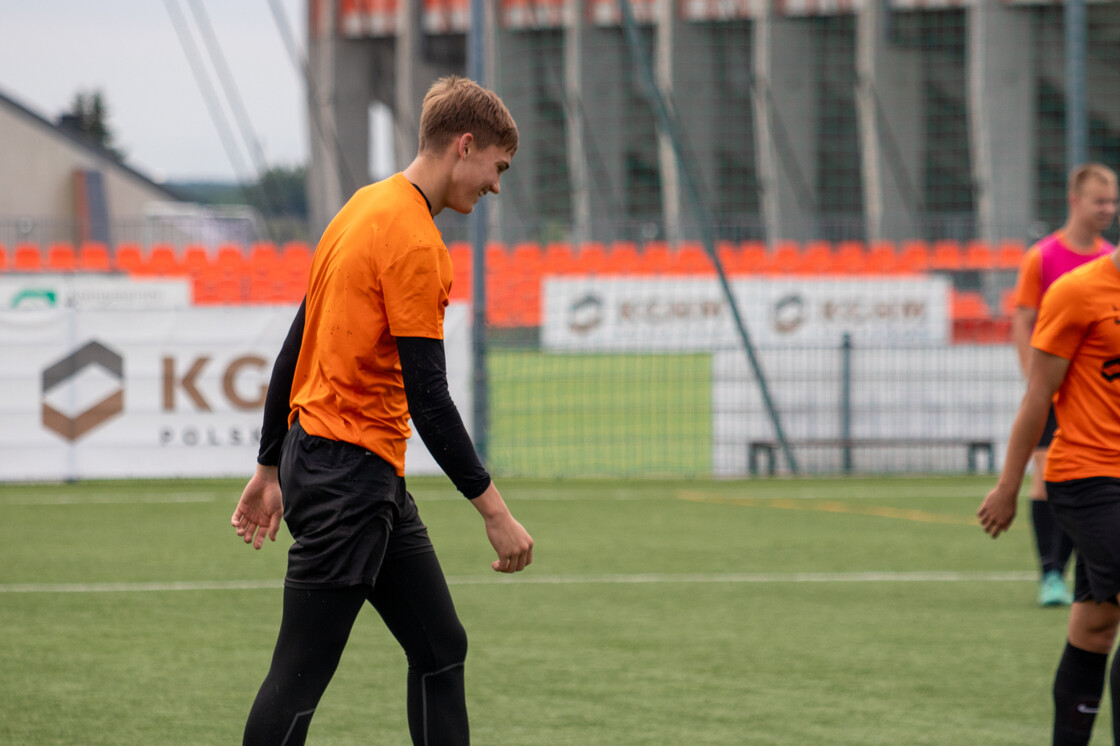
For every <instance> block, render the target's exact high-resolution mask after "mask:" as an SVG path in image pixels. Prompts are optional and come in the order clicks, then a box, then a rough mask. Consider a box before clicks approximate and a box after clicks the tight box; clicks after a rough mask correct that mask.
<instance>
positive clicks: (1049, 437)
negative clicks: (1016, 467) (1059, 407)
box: [1035, 404, 1058, 450]
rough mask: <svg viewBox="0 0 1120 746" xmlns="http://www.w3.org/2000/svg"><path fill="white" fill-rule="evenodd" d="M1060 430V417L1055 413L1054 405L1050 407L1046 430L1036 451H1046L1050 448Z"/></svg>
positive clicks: (1039, 440)
mask: <svg viewBox="0 0 1120 746" xmlns="http://www.w3.org/2000/svg"><path fill="white" fill-rule="evenodd" d="M1057 429H1058V415H1057V413H1055V412H1054V405H1053V404H1051V405H1050V414H1048V415H1047V416H1046V428H1045V429H1044V430H1043V431H1042V437H1041V438H1039V439H1038V445H1037V446H1035V449H1036V450H1037V449H1045V448H1049V447H1050V443H1051V442H1052V441H1053V440H1054V431H1055V430H1057Z"/></svg>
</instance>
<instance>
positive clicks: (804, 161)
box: [754, 6, 818, 242]
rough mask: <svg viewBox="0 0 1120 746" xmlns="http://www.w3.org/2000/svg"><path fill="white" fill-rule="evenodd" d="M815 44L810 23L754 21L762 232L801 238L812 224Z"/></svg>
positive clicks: (810, 233) (766, 17) (769, 17)
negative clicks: (763, 222)
mask: <svg viewBox="0 0 1120 746" xmlns="http://www.w3.org/2000/svg"><path fill="white" fill-rule="evenodd" d="M815 57H816V48H815V45H814V43H813V27H812V25H811V24H810V23H808V22H806V21H804V20H800V19H795V18H783V17H780V16H776V15H774V14H773V12H772V10H771V9H770V7H769V6H768V7H767V10H766V11H765V12H764V13H763V15H762V16H761V17H760V18H758V20H756V21H755V26H754V70H755V89H754V111H755V135H756V138H757V147H756V152H757V154H758V172H759V181H760V183H761V187H762V213H763V220H764V221H765V224H766V236H767V239H768V240H769V241H771V242H773V241H779V240H783V239H792V240H798V241H804V240H807V239H810V238H813V237H814V236H815V235H816V234H817V230H816V214H817V210H816V170H817V142H816V128H817V105H818V102H817V99H818V96H817V91H816V85H815V82H816V76H815V69H816V65H815Z"/></svg>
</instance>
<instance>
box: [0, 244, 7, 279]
mask: <svg viewBox="0 0 1120 746" xmlns="http://www.w3.org/2000/svg"><path fill="white" fill-rule="evenodd" d="M7 271H8V247H7V246H5V245H4V244H2V243H0V272H7Z"/></svg>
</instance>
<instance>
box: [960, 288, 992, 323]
mask: <svg viewBox="0 0 1120 746" xmlns="http://www.w3.org/2000/svg"><path fill="white" fill-rule="evenodd" d="M952 314H953V319H954V320H962V319H990V318H991V317H992V314H991V311H990V310H989V309H988V304H987V302H986V301H985V300H984V296H983V295H981V294H980V293H978V292H976V291H974V290H955V291H953V294H952Z"/></svg>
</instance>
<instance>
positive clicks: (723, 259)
mask: <svg viewBox="0 0 1120 746" xmlns="http://www.w3.org/2000/svg"><path fill="white" fill-rule="evenodd" d="M716 256H717V257H719V265H720V267H722V268H723V273H724V274H725V275H727V276H728V277H734V276H736V275H742V274H745V271H744V269H743V247H742V246H741V245H739V244H737V243H734V242H732V241H717V242H716Z"/></svg>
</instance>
